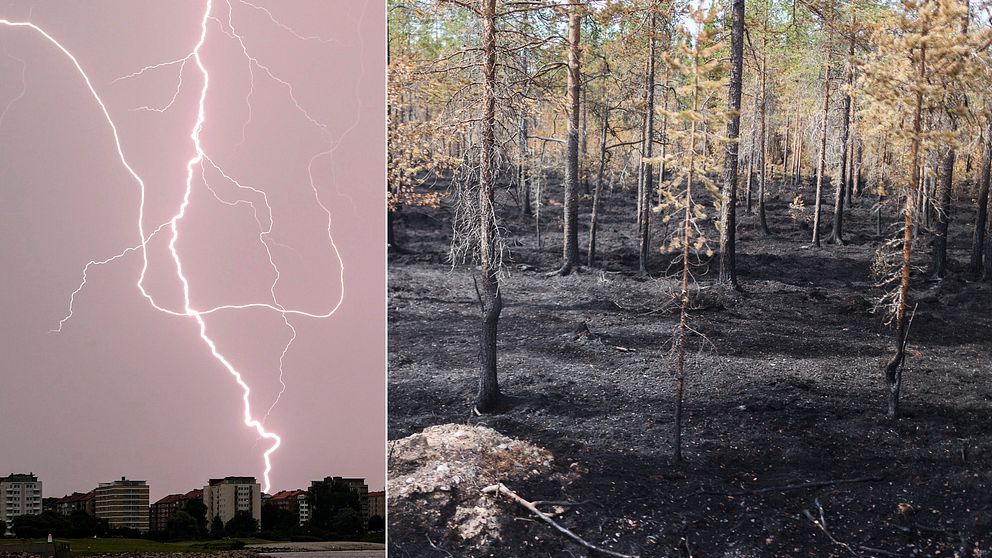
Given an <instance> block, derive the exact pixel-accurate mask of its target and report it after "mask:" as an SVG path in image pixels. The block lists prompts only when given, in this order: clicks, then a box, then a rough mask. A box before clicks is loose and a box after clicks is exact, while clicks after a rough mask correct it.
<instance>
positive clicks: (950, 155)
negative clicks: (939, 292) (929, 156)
mask: <svg viewBox="0 0 992 558" xmlns="http://www.w3.org/2000/svg"><path fill="white" fill-rule="evenodd" d="M956 128H957V124H956V123H954V121H953V119H952V120H951V131H952V132H953V131H954V130H955V129H956ZM956 156H957V154H956V153H955V151H954V149H948V150H947V153H945V154H944V156H943V157H942V158H941V161H940V175H939V180H938V181H937V191H936V192H935V197H936V198H937V206H936V207H935V208H934V210H935V211H934V214H935V215H934V217H935V219H936V221H937V222H936V223H935V225H934V238H933V254H931V263H930V268H931V271H932V272H933V275H934V276H935V277H943V276H944V275H945V274H946V273H947V228H948V221H949V219H950V211H951V186H952V184H953V181H954V161H955V159H956Z"/></svg>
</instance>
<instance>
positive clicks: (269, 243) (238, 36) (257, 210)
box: [0, 0, 357, 491]
mask: <svg viewBox="0 0 992 558" xmlns="http://www.w3.org/2000/svg"><path fill="white" fill-rule="evenodd" d="M224 3H225V4H226V8H227V10H226V12H227V17H226V20H225V19H221V17H218V15H216V14H214V0H206V3H205V9H204V12H203V17H202V18H201V19H200V22H199V23H200V33H199V37H198V40H197V42H196V44H195V45H194V46H193V48H192V50H190V51H189V52H188V53H186V54H185V55H184V56H182V57H180V58H176V59H174V60H170V61H166V62H161V63H157V64H153V65H149V66H145V67H143V68H141V69H139V70H137V71H135V72H132V73H130V74H127V75H124V76H121V77H118V78H117V79H115V80H113V81H112V82H111V83H112V84H113V83H117V82H120V81H123V80H129V79H135V78H139V77H141V76H143V75H145V74H146V73H149V72H154V71H156V70H160V69H165V68H178V72H177V83H176V88H175V90H174V92H173V93H172V96H171V98H170V99H169V101H168V102H167V103H165V104H164V105H162V106H151V105H143V106H139V107H133V108H131V109H129V110H131V111H142V110H144V111H153V112H158V113H164V112H166V111H168V110H169V109H170V108H172V107H173V106H174V105H175V102H176V100H177V99H178V97H179V95H180V93H181V92H182V90H183V87H184V82H183V75H184V73H185V72H186V71H187V68H188V67H190V66H192V67H193V68H195V70H196V71H197V72H198V73H199V75H200V77H201V79H202V85H201V86H200V90H199V95H198V99H197V112H196V119H195V121H194V123H193V126H192V128H191V130H190V134H189V137H190V139H191V140H192V143H193V154H192V156H191V157H190V159H189V160H188V161H187V162H186V165H185V167H186V180H185V189H184V193H183V199H182V202H181V204H180V205H179V208H178V210H177V211H176V213H175V214H173V216H172V218H171V219H169V220H168V221H166V222H165V223H161V224H159V225H158V226H157V227H156V228H154V229H153V230H152V231H151V232H150V233H146V229H145V201H146V189H145V182H144V180H143V179H142V178H141V176H140V175H139V174H138V173H137V172H136V171H135V169H134V168H133V167H132V166H131V164H130V163H129V162H128V159H127V157H126V156H125V153H124V148H123V146H122V144H121V139H120V135H119V134H118V129H117V125H116V124H115V122H114V120H113V118H112V117H111V115H110V111H109V110H108V108H107V106H106V104H105V103H104V102H103V100H102V98H101V96H100V95H99V93H98V92H97V90H96V88H95V87H94V85H93V83H92V82H91V80H90V78H89V76H88V75H87V73H86V71H85V70H84V69H83V67H82V65H81V64H80V62H79V60H78V59H77V58H76V56H75V55H74V54H73V53H72V52H70V51H69V50H68V49H67V48H66V47H65V46H63V45H62V44H61V43H60V42H59V41H58V40H56V39H55V38H54V37H53V36H51V35H50V34H49V33H48V32H47V31H45V30H44V29H42V28H41V27H39V26H37V25H35V24H34V23H32V22H31V21H30V19H31V18H30V16H29V18H28V20H27V21H12V20H9V19H0V25H4V26H7V27H13V28H26V29H30V30H31V31H33V32H35V33H38V34H39V35H41V37H43V38H44V39H45V40H46V41H48V42H49V43H51V44H52V45H54V46H55V47H56V48H57V49H58V50H59V51H61V52H62V54H64V55H65V56H66V57H67V58H68V59H69V60H70V61H71V62H72V64H73V66H75V69H76V71H77V72H78V74H79V75H80V76H81V77H82V79H83V81H84V82H85V84H86V87H87V88H88V89H89V92H90V94H91V95H92V97H93V99H94V100H95V101H96V103H97V105H99V107H100V110H101V111H102V113H103V116H104V119H105V120H106V122H107V124H108V125H109V127H110V130H111V132H112V134H113V138H114V146H115V148H116V151H117V156H118V158H119V159H120V162H121V164H122V165H123V166H124V168H125V169H127V172H128V174H129V175H130V176H131V177H132V178H133V179H134V181H135V182H136V183H137V184H138V188H139V191H140V201H139V206H138V216H137V227H138V235H139V242H138V243H137V244H133V245H131V246H128V247H127V248H124V249H123V250H121V251H119V252H118V253H116V254H114V255H112V256H110V257H107V258H104V259H99V260H98V259H94V260H91V261H90V262H89V263H87V264H86V265H85V266H84V268H83V271H82V280H81V282H80V283H79V285H78V286H77V288H76V289H75V290H74V291H73V292H72V293H71V294H70V295H69V304H68V312H67V314H66V315H65V316H64V317H63V318H62V319H61V320H60V321H59V322H58V326H57V327H56V328H55V329H53V330H52V331H54V332H61V331H62V328H63V326H64V325H65V324H66V322H68V321H69V320H70V319H71V318H72V317H73V309H74V304H75V299H76V296H77V295H78V294H79V293H80V292H81V291H82V290H83V288H85V286H86V283H87V279H88V274H89V272H90V271H91V270H92V269H93V268H95V267H99V266H104V265H108V264H111V263H114V262H117V261H119V260H121V259H123V258H125V257H127V256H129V255H130V254H133V253H140V255H141V258H142V266H141V273H140V274H139V276H138V280H137V282H136V286H137V288H138V290H139V292H140V293H141V295H142V296H143V297H144V299H145V300H146V301H147V302H148V303H149V304H150V305H151V306H152V307H153V308H154V309H156V310H157V311H159V312H162V313H165V314H167V315H170V316H177V317H182V318H186V319H190V320H192V321H193V322H195V324H196V327H197V329H198V331H199V336H200V339H201V340H202V341H203V343H204V345H205V346H206V347H207V349H208V350H209V351H210V354H211V356H212V357H213V358H214V359H215V360H216V361H217V362H218V363H219V364H220V365H221V366H222V367H223V368H224V369H225V370H226V371H227V373H228V374H229V375H230V376H231V377H232V378H233V379H234V381H235V383H236V384H237V385H238V387H239V388H240V390H241V396H242V402H243V422H244V424H245V426H247V427H248V428H250V429H252V430H254V431H255V433H256V434H257V435H258V437H259V439H260V440H266V441H267V442H268V444H269V445H268V448H267V449H266V450H265V451H264V453H263V454H262V461H263V463H264V470H263V473H262V476H263V479H264V485H265V487H264V490H265V491H269V490H270V472H271V470H272V454H273V453H274V452H275V451H276V450H277V449H279V447H280V445H281V444H282V439H281V438H280V437H279V435H278V434H276V433H275V432H272V431H270V430H267V429H266V428H265V424H264V423H265V420H266V419H267V418H268V416H269V414H270V413H271V412H272V410H273V409H274V408H275V406H276V405H277V404H278V402H279V399H280V398H281V397H282V395H283V393H284V392H285V390H286V383H285V376H284V374H285V368H284V365H285V360H286V356H287V354H288V353H289V352H290V349H291V347H292V345H293V343H294V341H295V340H296V338H297V330H296V328H295V327H294V325H293V322H292V321H291V320H290V317H291V316H297V317H301V318H304V317H305V318H317V319H323V318H329V317H330V316H332V315H333V314H334V313H335V312H336V311H337V310H338V308H340V306H341V304H342V303H343V301H344V296H345V290H344V262H343V261H342V259H341V254H340V252H339V251H338V247H337V245H336V244H335V242H334V238H333V236H332V234H331V226H332V220H331V211H330V210H329V209H328V207H327V206H326V205H325V204H324V203H323V201H322V200H321V197H320V193H319V189H318V187H317V185H316V182H315V180H314V177H313V165H314V162H315V161H317V160H318V159H319V158H321V157H325V156H327V155H329V154H331V153H332V152H333V151H334V150H335V148H336V147H337V145H339V144H340V141H341V140H342V139H343V136H344V135H347V133H348V131H350V130H351V129H352V128H354V125H352V127H351V128H349V129H348V130H346V131H345V132H344V134H342V136H341V137H339V138H338V142H337V144H335V142H333V141H332V140H331V138H330V136H329V133H328V129H327V125H326V124H324V123H322V122H320V121H319V120H318V119H316V118H315V117H314V116H313V115H312V114H311V113H310V112H308V111H307V110H306V109H305V108H304V107H303V105H302V104H301V103H300V102H299V100H298V99H297V97H296V94H295V91H294V89H293V85H292V84H291V83H290V82H288V81H286V80H284V79H282V78H280V77H278V76H277V75H276V73H275V72H274V71H273V70H272V69H271V68H270V67H269V66H268V65H266V64H263V63H262V62H260V61H259V60H258V58H256V57H255V56H253V55H252V54H251V53H250V50H249V48H248V46H247V43H246V41H245V38H244V35H243V34H242V33H240V32H239V31H238V29H237V28H236V27H235V25H234V7H233V6H232V4H231V1H230V0H224ZM240 4H242V5H244V6H246V7H248V8H250V9H252V10H256V11H258V12H261V13H263V14H264V15H266V16H267V17H268V19H269V20H270V21H271V22H272V23H273V24H274V25H276V26H277V27H279V28H280V29H282V30H284V31H286V32H288V33H290V34H292V35H293V36H294V37H295V38H297V39H299V40H303V41H319V42H320V43H328V42H331V41H332V39H325V38H322V37H318V36H308V35H302V34H300V33H297V32H296V31H295V30H293V29H292V28H291V27H289V26H287V25H286V24H284V23H282V22H281V21H279V20H278V19H276V18H275V16H274V15H273V14H272V12H270V11H269V10H268V9H267V8H264V7H262V6H258V5H255V4H252V3H250V2H247V1H245V0H240ZM211 22H213V23H215V24H216V25H217V26H218V28H219V29H220V31H221V32H222V33H223V34H224V35H226V36H227V37H228V38H230V39H231V40H234V41H237V43H238V45H239V46H240V47H241V51H242V53H243V55H244V57H245V60H246V61H247V62H248V69H249V72H250V74H249V75H250V77H251V83H250V87H249V90H248V93H247V95H246V97H245V102H246V104H247V106H248V117H247V119H246V120H245V121H244V122H243V126H242V139H241V142H240V143H239V144H238V146H239V145H241V143H244V141H245V134H246V130H247V127H248V125H249V123H250V122H251V115H252V103H251V99H252V94H253V93H254V88H255V70H258V71H259V72H260V73H261V74H263V75H264V76H266V77H268V78H269V79H271V80H273V81H274V82H275V83H277V84H279V85H280V86H281V87H282V88H283V89H285V91H286V93H287V96H288V98H289V100H290V102H291V103H292V104H293V106H294V107H295V108H296V110H297V111H299V113H300V114H301V115H302V116H303V117H304V118H305V119H306V120H307V121H308V122H309V123H310V124H312V125H313V126H315V127H316V128H317V129H318V130H319V131H320V133H321V136H322V137H323V138H325V139H326V140H327V142H328V148H327V149H325V150H323V151H320V152H319V153H316V154H314V155H313V156H312V157H311V159H310V160H309V162H308V164H307V176H308V180H309V187H310V190H311V191H312V193H313V199H314V201H315V203H316V205H317V206H318V207H320V209H321V210H322V212H323V213H324V215H325V216H326V219H327V229H326V231H327V241H328V245H329V249H330V253H331V255H333V257H334V258H335V259H336V261H337V263H338V269H339V281H340V285H341V288H340V291H339V295H338V297H337V298H336V299H334V300H331V301H330V302H329V304H328V306H327V307H326V308H325V309H323V310H321V311H305V310H302V309H297V308H287V307H286V306H284V305H283V304H281V303H280V302H279V299H278V296H277V294H276V293H277V287H278V284H279V281H280V279H281V276H282V274H281V272H280V270H279V266H278V265H277V264H276V261H275V257H274V256H273V252H272V247H273V246H280V247H286V246H285V245H282V244H280V243H278V242H276V241H275V240H274V239H273V238H272V237H271V236H272V230H273V227H274V219H273V211H272V207H271V205H270V204H269V198H268V194H267V193H266V192H265V191H264V190H262V189H259V188H256V187H253V186H249V185H246V184H244V183H243V182H242V181H241V180H239V179H238V178H235V177H234V176H233V175H232V174H231V173H229V172H227V171H225V170H224V168H223V167H222V166H221V165H220V164H218V163H217V162H215V161H214V159H212V158H211V157H210V156H209V154H208V152H207V151H206V149H205V147H204V145H203V142H202V140H201V137H200V135H201V132H202V131H203V129H204V126H205V125H206V123H207V114H206V108H205V106H206V100H207V97H208V92H209V88H210V72H209V70H208V68H207V66H206V64H205V63H204V60H203V55H202V48H203V45H204V43H205V42H206V40H207V36H208V30H209V27H210V24H211ZM5 54H6V52H5ZM7 56H8V57H10V55H7ZM11 58H13V57H11ZM15 60H17V61H19V62H21V67H22V84H23V81H24V80H23V77H24V67H25V65H24V63H23V61H20V59H15ZM23 95H24V90H23V88H22V91H21V94H20V95H19V96H18V97H17V98H15V99H14V100H12V101H11V102H10V103H8V104H7V106H6V107H4V109H3V111H2V112H0V124H2V121H3V117H4V116H5V115H6V112H7V110H9V108H10V106H11V105H12V104H13V103H14V102H16V101H17V100H18V99H20V98H21V96H23ZM356 123H357V121H356ZM235 148H237V146H235ZM208 171H210V172H212V173H216V175H218V176H219V177H220V178H222V179H223V180H224V181H226V182H228V183H230V184H231V185H233V186H234V187H235V188H236V189H237V191H238V192H239V193H241V194H244V195H245V196H252V197H254V198H255V199H256V200H257V201H252V200H250V199H245V198H243V197H238V198H237V199H234V200H231V199H227V198H225V197H224V196H221V195H220V194H219V192H218V191H217V190H216V189H215V188H214V187H213V186H212V185H211V183H210V181H209V180H208ZM196 176H199V178H200V181H201V182H202V184H203V185H204V187H205V188H206V189H207V190H208V191H209V192H210V193H211V195H212V196H213V198H214V199H216V200H217V201H218V202H220V203H222V204H224V205H226V206H231V207H234V206H243V205H244V206H248V207H249V208H250V210H251V212H252V216H253V218H254V220H255V223H256V224H257V226H258V241H259V243H260V245H261V246H262V248H263V249H264V251H265V254H266V256H267V258H268V264H269V266H270V268H271V270H272V277H273V278H272V282H271V283H270V284H269V295H270V297H271V301H265V302H247V303H243V304H225V305H219V306H213V307H208V308H195V307H193V305H192V304H191V302H190V290H191V287H190V282H189V280H188V279H187V277H186V275H185V273H184V269H183V259H182V257H181V256H180V253H179V250H178V249H177V246H176V245H177V243H178V240H179V234H180V223H181V222H182V221H183V219H184V218H185V217H186V214H187V210H188V209H189V207H190V203H191V202H190V200H191V195H192V193H193V188H194V181H195V177H196ZM166 231H167V234H169V242H168V250H169V253H170V255H171V259H172V264H173V266H174V268H175V277H176V279H177V280H178V284H179V285H180V286H181V287H182V293H183V303H182V307H181V308H179V309H176V308H169V307H167V306H164V305H161V304H159V303H158V302H157V301H156V300H155V298H154V297H153V296H152V294H151V293H150V292H149V291H148V290H147V289H146V288H145V278H146V275H147V273H148V269H149V260H148V244H149V242H150V241H151V240H152V239H153V238H154V237H156V236H157V235H159V234H162V233H166ZM290 249H291V248H290ZM246 309H264V310H268V311H271V312H275V313H277V314H279V315H280V316H281V318H282V320H283V323H284V325H285V327H286V329H287V331H288V333H289V339H288V341H287V342H286V343H285V345H283V346H282V350H281V353H280V356H279V383H280V385H281V390H280V391H279V393H278V395H277V396H276V397H275V400H274V401H273V402H272V403H271V405H270V406H269V407H268V409H267V410H266V412H265V413H264V415H262V417H261V418H258V417H257V416H256V414H255V413H253V411H252V406H251V403H250V396H251V393H252V390H251V387H250V386H249V385H248V383H247V382H246V381H245V379H244V377H243V376H242V374H241V372H240V371H239V370H238V369H237V368H236V367H235V366H234V364H233V363H232V362H231V361H230V360H229V359H228V357H227V356H225V354H224V353H222V352H221V351H220V350H219V349H218V347H217V344H216V342H215V341H214V340H213V338H212V337H211V336H210V335H209V333H208V328H207V322H206V319H205V318H206V317H207V316H209V315H211V314H215V313H219V312H223V311H237V310H246Z"/></svg>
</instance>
